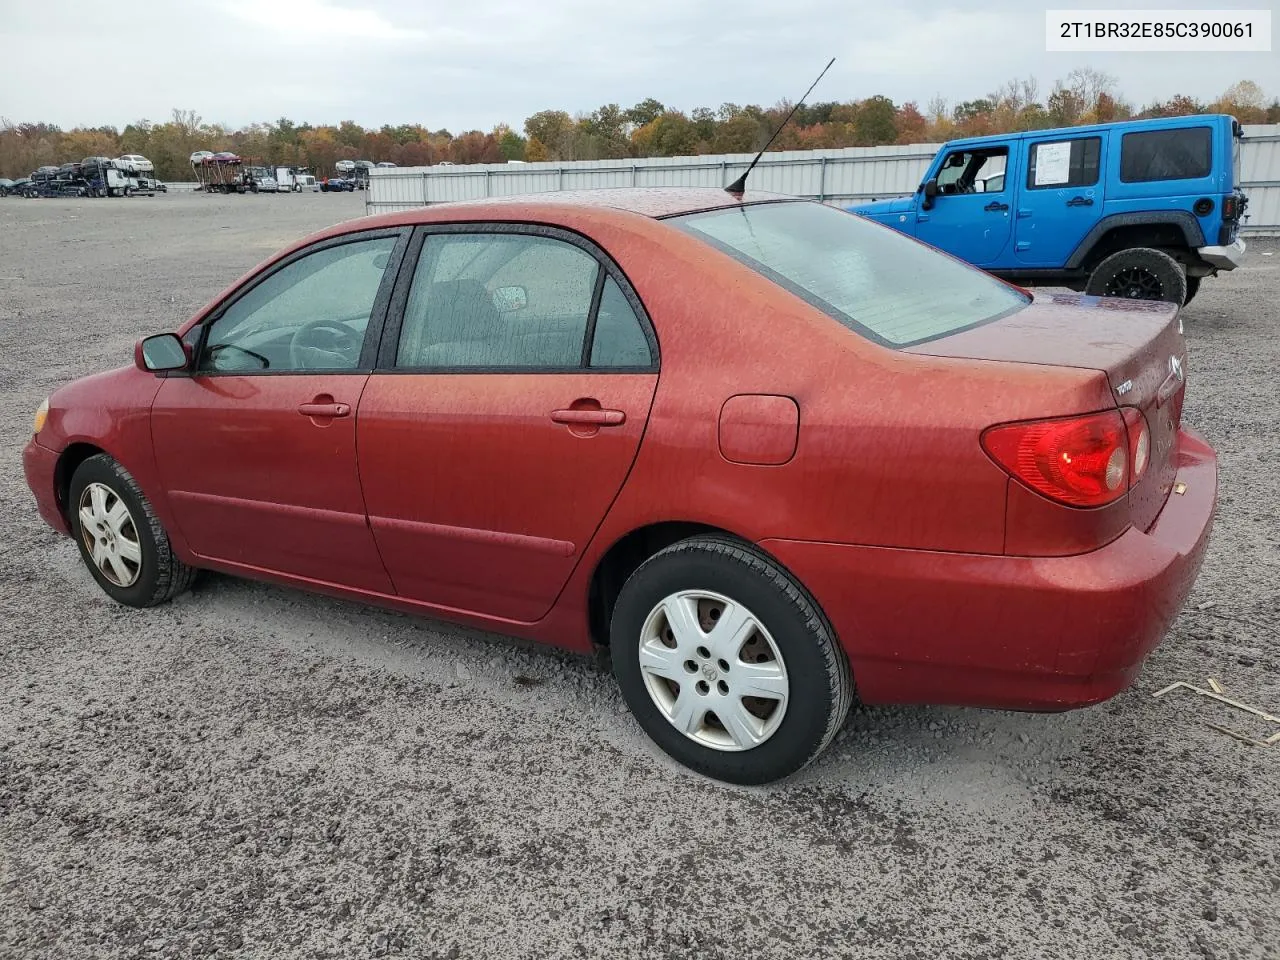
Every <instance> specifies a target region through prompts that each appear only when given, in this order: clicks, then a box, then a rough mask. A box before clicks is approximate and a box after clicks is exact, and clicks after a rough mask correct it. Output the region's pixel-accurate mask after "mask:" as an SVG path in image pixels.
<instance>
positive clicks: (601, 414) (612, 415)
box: [551, 409, 627, 427]
mask: <svg viewBox="0 0 1280 960" xmlns="http://www.w3.org/2000/svg"><path fill="white" fill-rule="evenodd" d="M551 419H552V420H554V421H555V422H556V423H567V424H571V425H579V424H585V425H587V426H592V427H618V426H621V425H622V424H624V423H626V422H627V415H626V414H625V413H623V412H622V411H621V410H591V409H586V410H552V411H551Z"/></svg>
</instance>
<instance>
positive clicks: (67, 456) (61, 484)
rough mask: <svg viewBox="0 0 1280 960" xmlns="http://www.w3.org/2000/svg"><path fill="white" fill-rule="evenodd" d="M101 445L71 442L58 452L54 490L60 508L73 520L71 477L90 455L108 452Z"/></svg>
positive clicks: (64, 514) (65, 515) (68, 519)
mask: <svg viewBox="0 0 1280 960" xmlns="http://www.w3.org/2000/svg"><path fill="white" fill-rule="evenodd" d="M106 452H107V451H105V450H103V449H102V448H101V447H99V446H96V445H95V444H92V443H87V442H84V441H76V442H74V443H69V444H67V445H66V447H64V448H63V450H62V452H61V453H60V454H58V462H57V463H56V464H54V467H53V490H54V494H55V496H56V497H57V498H58V509H59V510H61V511H62V515H63V516H64V517H66V518H67V521H68V522H70V520H71V514H70V510H71V506H70V503H71V478H72V477H74V476H75V474H76V470H77V469H78V468H79V466H80V464H82V463H84V462H85V461H86V460H88V459H89V458H90V457H93V456H97V455H98V454H100V453H106Z"/></svg>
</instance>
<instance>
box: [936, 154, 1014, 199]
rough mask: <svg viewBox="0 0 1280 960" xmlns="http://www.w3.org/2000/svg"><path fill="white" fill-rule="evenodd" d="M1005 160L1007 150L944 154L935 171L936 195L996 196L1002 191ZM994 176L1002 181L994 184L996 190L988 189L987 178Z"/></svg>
mask: <svg viewBox="0 0 1280 960" xmlns="http://www.w3.org/2000/svg"><path fill="white" fill-rule="evenodd" d="M1008 159H1009V148H1008V147H984V148H982V149H974V150H956V151H954V152H952V153H950V154H948V155H947V158H946V159H945V160H943V161H942V168H941V169H940V170H938V176H937V181H938V192H939V193H943V194H952V193H999V192H1000V191H1002V190H1003V189H1004V179H1003V176H1004V171H1005V165H1006V163H1007V162H1008ZM996 177H1000V178H1001V179H999V180H998V181H996V182H997V183H998V184H999V190H996V189H992V188H991V187H990V186H988V182H989V179H994V178H996ZM984 188H985V189H984Z"/></svg>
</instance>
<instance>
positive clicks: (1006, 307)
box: [667, 201, 1030, 347]
mask: <svg viewBox="0 0 1280 960" xmlns="http://www.w3.org/2000/svg"><path fill="white" fill-rule="evenodd" d="M667 222H668V223H671V224H672V225H674V226H676V227H679V228H680V229H681V230H684V231H686V232H688V233H691V234H693V235H694V236H696V237H698V238H699V239H702V240H705V241H706V242H707V243H709V244H711V245H712V246H713V247H715V248H717V249H718V250H722V251H723V252H725V253H727V254H728V255H729V256H731V257H733V258H734V259H735V260H739V261H741V262H742V263H744V264H746V265H747V266H748V267H751V268H752V269H753V270H755V271H757V272H758V273H760V274H762V275H764V276H766V277H768V278H769V279H770V280H772V281H773V282H774V283H776V284H778V285H779V286H781V287H785V288H786V289H787V290H789V291H791V292H792V293H794V294H796V295H797V296H798V297H801V298H802V299H804V300H806V301H808V302H809V303H811V304H812V305H813V306H815V307H817V308H818V309H819V310H822V311H823V312H825V313H826V314H828V315H829V316H831V317H833V318H834V319H836V320H838V321H840V323H842V324H844V325H845V326H846V327H848V328H849V329H850V330H854V331H856V332H857V333H859V334H861V335H863V336H865V337H867V338H869V339H871V340H875V341H876V342H878V343H882V344H885V345H887V346H892V347H906V346H911V345H912V344H916V343H923V342H924V341H926V340H935V339H937V338H938V337H944V336H946V335H947V334H951V333H955V332H956V331H958V330H964V329H966V328H968V327H974V326H977V325H978V324H980V323H986V322H988V321H990V320H997V319H999V318H1000V317H1004V316H1008V315H1009V314H1010V313H1013V312H1014V311H1016V310H1020V309H1021V308H1022V307H1024V306H1026V304H1027V303H1029V302H1030V301H1029V299H1028V298H1027V297H1026V296H1025V295H1024V294H1022V293H1020V292H1019V291H1017V290H1015V289H1014V288H1013V287H1010V286H1009V285H1007V284H1005V283H1002V282H1000V281H999V280H996V279H995V278H993V277H991V276H988V275H987V274H985V273H983V272H981V271H980V270H977V269H975V268H973V267H970V266H969V265H968V264H965V263H961V262H960V261H959V260H955V259H953V258H951V257H949V256H946V255H945V254H942V253H939V252H938V251H936V250H934V249H933V248H932V247H927V246H925V245H924V244H922V243H917V242H916V241H915V240H912V239H911V238H909V237H906V236H903V235H902V234H900V233H898V232H897V231H896V230H892V229H890V228H888V227H883V226H880V225H879V224H875V223H872V222H870V221H868V220H864V219H863V218H862V217H858V216H855V215H853V214H851V213H846V212H844V211H843V210H837V209H836V208H834V207H829V206H827V205H825V204H821V203H812V202H807V201H793V202H786V203H762V204H755V205H751V206H741V207H729V208H726V209H723V210H713V211H710V212H708V213H694V214H688V215H686V216H682V217H674V218H672V219H670V220H668V221H667Z"/></svg>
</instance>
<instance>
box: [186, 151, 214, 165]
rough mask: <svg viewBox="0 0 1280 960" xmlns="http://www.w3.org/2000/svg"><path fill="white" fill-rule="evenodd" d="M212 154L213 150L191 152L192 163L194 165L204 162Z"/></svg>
mask: <svg viewBox="0 0 1280 960" xmlns="http://www.w3.org/2000/svg"><path fill="white" fill-rule="evenodd" d="M212 156H213V151H212V150H197V151H196V152H195V153H193V154H191V165H192V166H193V167H194V166H196V165H197V164H200V163H203V162H204V161H205V160H206V159H207V158H209V157H212Z"/></svg>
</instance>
